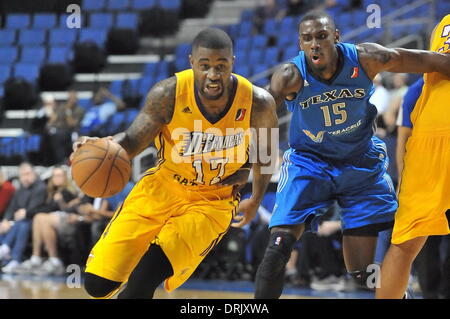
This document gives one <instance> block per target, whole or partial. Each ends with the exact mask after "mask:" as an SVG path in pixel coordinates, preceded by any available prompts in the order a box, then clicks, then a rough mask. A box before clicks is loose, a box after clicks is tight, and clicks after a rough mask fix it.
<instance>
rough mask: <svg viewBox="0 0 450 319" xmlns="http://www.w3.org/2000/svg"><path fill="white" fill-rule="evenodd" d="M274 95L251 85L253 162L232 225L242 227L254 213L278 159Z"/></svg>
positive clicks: (251, 159)
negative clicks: (246, 191)
mask: <svg viewBox="0 0 450 319" xmlns="http://www.w3.org/2000/svg"><path fill="white" fill-rule="evenodd" d="M275 108H276V106H275V101H274V99H273V97H272V96H271V95H270V94H269V93H268V92H267V91H266V90H264V89H262V88H259V87H256V86H253V106H252V116H251V120H250V121H251V122H250V126H251V127H252V131H253V132H254V133H256V134H255V136H252V142H251V143H252V145H251V146H250V148H251V151H250V162H252V163H253V165H252V167H253V185H252V195H251V197H250V198H248V199H246V200H243V201H242V202H241V203H240V204H239V210H238V211H239V212H241V213H243V215H239V216H236V217H235V220H237V222H236V223H233V224H232V226H234V227H242V226H244V225H246V224H247V223H249V222H250V221H251V220H252V219H253V218H254V217H255V216H256V211H257V210H258V207H259V205H260V204H261V201H262V199H263V197H264V194H265V192H266V189H267V186H268V185H269V182H270V178H271V177H272V173H273V171H274V170H275V165H276V160H277V158H278V118H277V114H276V110H275Z"/></svg>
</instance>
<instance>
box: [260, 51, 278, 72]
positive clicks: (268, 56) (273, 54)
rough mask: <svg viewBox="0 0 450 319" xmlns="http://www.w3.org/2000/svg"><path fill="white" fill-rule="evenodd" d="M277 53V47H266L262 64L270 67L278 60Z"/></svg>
mask: <svg viewBox="0 0 450 319" xmlns="http://www.w3.org/2000/svg"><path fill="white" fill-rule="evenodd" d="M278 55H279V49H278V47H269V48H267V49H266V51H265V54H264V57H263V61H262V63H263V65H266V66H268V67H271V66H274V65H275V64H277V63H278V61H279V59H278Z"/></svg>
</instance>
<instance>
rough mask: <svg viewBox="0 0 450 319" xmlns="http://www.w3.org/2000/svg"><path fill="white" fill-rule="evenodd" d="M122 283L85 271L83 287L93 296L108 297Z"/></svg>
mask: <svg viewBox="0 0 450 319" xmlns="http://www.w3.org/2000/svg"><path fill="white" fill-rule="evenodd" d="M121 285H122V283H121V282H118V281H112V280H109V279H106V278H103V277H100V276H97V275H94V274H91V273H88V272H87V273H85V277H84V289H85V290H86V292H87V293H88V294H89V295H90V296H91V297H93V298H110V297H112V296H113V295H114V294H115V293H116V292H117V291H118V290H119V288H120V286H121Z"/></svg>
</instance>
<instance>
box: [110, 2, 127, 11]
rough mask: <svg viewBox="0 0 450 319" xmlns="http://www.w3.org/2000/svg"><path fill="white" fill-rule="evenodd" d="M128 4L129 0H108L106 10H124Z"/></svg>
mask: <svg viewBox="0 0 450 319" xmlns="http://www.w3.org/2000/svg"><path fill="white" fill-rule="evenodd" d="M129 6H130V1H129V0H108V1H107V3H106V9H107V11H125V10H127V9H128V8H129Z"/></svg>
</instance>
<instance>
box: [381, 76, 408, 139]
mask: <svg viewBox="0 0 450 319" xmlns="http://www.w3.org/2000/svg"><path fill="white" fill-rule="evenodd" d="M407 80H408V74H406V73H396V74H394V75H393V85H394V88H393V89H392V90H391V100H390V102H389V107H388V108H387V109H386V111H385V112H384V113H383V120H384V123H385V125H386V130H387V134H391V133H393V132H394V131H395V129H396V120H397V115H398V112H399V110H400V108H401V105H402V101H403V96H404V95H405V93H406V91H407V90H408V86H407V85H406V81H407Z"/></svg>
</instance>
